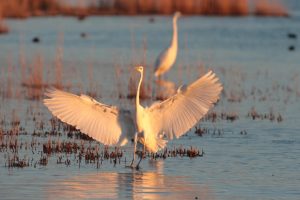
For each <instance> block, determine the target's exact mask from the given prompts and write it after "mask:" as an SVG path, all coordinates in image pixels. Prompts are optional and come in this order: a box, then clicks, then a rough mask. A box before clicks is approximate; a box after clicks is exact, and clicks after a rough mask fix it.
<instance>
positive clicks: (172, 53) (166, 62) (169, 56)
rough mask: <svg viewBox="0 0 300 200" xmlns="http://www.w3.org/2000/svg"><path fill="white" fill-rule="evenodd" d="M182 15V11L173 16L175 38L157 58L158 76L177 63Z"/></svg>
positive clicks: (155, 73)
mask: <svg viewBox="0 0 300 200" xmlns="http://www.w3.org/2000/svg"><path fill="white" fill-rule="evenodd" d="M180 15H181V14H180V12H176V13H175V14H174V16H173V38H172V41H171V44H170V46H169V47H168V48H166V49H165V50H164V51H163V52H161V53H160V54H159V56H158V58H157V59H156V62H155V66H154V68H155V69H154V70H155V72H154V75H155V76H156V77H158V76H160V75H162V74H164V73H165V72H167V71H168V70H169V69H170V68H171V67H172V65H173V64H174V63H175V60H176V56H177V49H178V36H177V19H178V18H179V17H180Z"/></svg>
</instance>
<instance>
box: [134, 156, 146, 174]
mask: <svg viewBox="0 0 300 200" xmlns="http://www.w3.org/2000/svg"><path fill="white" fill-rule="evenodd" d="M143 156H144V155H143V154H142V155H141V156H140V160H139V162H138V164H137V165H136V167H135V168H136V169H137V170H139V169H140V163H141V161H142V160H143Z"/></svg>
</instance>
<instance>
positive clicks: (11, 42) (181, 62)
mask: <svg viewBox="0 0 300 200" xmlns="http://www.w3.org/2000/svg"><path fill="white" fill-rule="evenodd" d="M8 23H9V25H10V27H11V33H10V34H9V35H6V36H1V37H0V45H1V50H0V64H1V67H0V69H1V83H2V84H4V85H5V87H6V86H7V80H9V79H7V73H6V69H7V67H8V66H9V65H11V66H12V70H13V73H12V79H11V80H12V85H13V88H14V89H13V94H14V95H13V96H14V97H12V98H3V97H2V98H1V101H0V110H1V115H0V116H1V118H2V119H4V120H6V121H9V120H10V119H11V118H12V110H14V109H15V110H16V111H17V112H16V113H15V115H17V116H18V118H19V119H20V122H21V125H22V126H23V127H25V130H26V131H27V132H28V135H20V136H18V137H19V141H23V142H26V141H27V142H29V143H30V142H31V141H32V138H34V137H32V136H31V133H32V132H33V130H35V129H36V127H35V123H34V122H33V120H32V119H31V117H32V116H30V117H27V116H28V115H29V114H28V107H30V108H32V110H33V112H34V113H38V112H40V113H42V114H41V115H40V116H39V117H38V118H39V120H42V121H45V122H46V124H45V127H46V128H45V130H49V127H50V125H49V119H50V117H51V115H50V113H49V112H48V111H46V109H45V108H44V107H43V106H42V104H41V101H30V100H27V99H24V95H25V96H26V93H25V92H24V90H25V89H18V88H19V87H21V86H20V77H21V75H22V74H21V72H20V61H19V53H20V52H22V53H24V54H25V58H26V60H27V62H28V63H31V64H32V62H33V61H32V60H34V57H35V56H36V55H37V54H40V55H42V57H43V62H44V63H45V66H44V73H45V77H46V78H45V81H49V80H51V79H53V77H54V75H53V70H54V67H53V66H54V59H55V56H56V53H57V48H58V47H63V83H64V84H69V83H71V86H72V87H71V89H70V90H71V91H72V92H79V91H82V92H86V91H89V90H90V89H91V88H93V89H95V88H96V89H97V90H98V97H97V99H101V101H103V102H105V103H109V104H117V105H121V106H125V107H130V105H131V103H130V101H128V100H126V99H121V100H120V99H118V98H117V95H116V91H117V90H118V86H117V84H118V83H119V84H120V85H121V86H120V87H121V89H120V90H121V91H127V84H128V80H127V78H128V77H129V75H130V73H131V69H130V68H131V66H133V65H136V64H138V63H147V66H146V73H148V74H149V73H150V72H151V71H152V68H151V66H152V63H153V62H154V60H155V57H156V56H157V55H158V53H159V52H160V51H161V49H163V48H164V47H165V46H166V45H167V44H168V41H169V39H170V35H171V32H172V29H171V26H170V18H169V17H155V23H153V24H152V23H149V22H148V17H147V16H144V17H134V18H133V17H90V18H87V20H85V21H83V22H79V21H77V20H75V19H73V18H62V17H56V18H33V19H28V20H24V21H23V20H8ZM81 32H86V33H87V37H86V38H81V37H80V33H81ZM288 32H294V33H297V34H298V36H299V35H300V22H299V20H296V19H294V18H293V17H292V18H255V17H245V18H218V17H183V18H182V19H180V21H179V47H180V51H179V57H178V60H177V63H176V65H175V67H174V68H173V69H172V70H171V71H170V72H169V73H168V74H167V75H166V78H167V79H168V80H169V81H173V82H174V83H175V84H176V85H179V84H181V83H183V82H190V81H192V80H194V79H195V78H196V77H198V76H199V74H203V72H202V71H201V70H203V69H204V68H205V69H207V68H210V69H213V70H214V71H216V73H217V74H218V76H220V79H221V82H222V83H223V84H224V88H225V91H226V93H227V94H223V96H222V98H221V101H220V102H219V103H218V105H217V106H216V108H215V109H214V110H215V111H216V112H223V111H224V112H234V113H237V114H238V115H239V119H238V120H235V121H233V122H230V121H227V120H222V119H218V120H217V121H216V122H211V121H204V122H202V123H201V124H202V127H208V128H211V130H214V129H216V130H221V132H220V134H219V133H218V131H216V132H215V133H213V132H210V134H205V135H204V136H202V137H200V136H198V135H196V134H194V131H193V130H194V129H193V130H192V131H190V132H189V133H188V134H187V136H184V137H181V138H180V139H178V140H174V141H172V142H170V143H169V147H170V148H173V147H174V146H177V147H178V146H180V145H183V146H184V147H187V148H189V146H194V147H198V148H200V149H203V151H204V152H205V154H204V156H203V157H197V158H192V159H191V158H187V157H175V158H167V159H165V160H163V159H158V160H156V161H153V160H151V159H148V158H147V159H145V160H144V161H143V162H142V164H141V165H142V169H141V170H140V171H135V170H131V169H129V168H125V163H124V158H122V159H121V162H120V164H118V165H116V166H115V167H114V166H113V164H111V163H110V162H109V161H105V162H103V164H102V165H101V166H100V167H99V168H97V167H96V165H95V164H82V165H81V167H80V168H79V167H78V163H77V162H76V159H75V158H73V157H74V156H73V155H71V154H70V155H69V154H64V153H62V154H60V155H62V156H63V159H66V158H69V159H70V160H71V164H70V165H69V166H66V165H64V164H57V156H59V155H57V154H53V155H51V156H49V161H48V164H47V165H46V166H43V165H39V164H37V165H36V166H35V165H34V163H35V162H36V161H37V160H38V159H39V155H40V153H41V151H42V149H41V146H38V147H37V148H38V149H37V152H39V153H38V154H37V155H36V154H35V155H32V153H31V150H29V149H28V150H22V151H20V152H19V153H20V155H22V156H21V157H22V158H23V156H26V157H27V158H29V159H33V161H32V162H31V163H33V164H31V165H30V166H29V167H25V168H7V167H6V165H7V163H6V162H7V156H8V155H12V153H11V152H0V176H1V178H0V194H1V198H3V199H20V198H23V199H41V198H47V199H57V198H59V199H78V198H88V199H99V198H103V199H142V198H143V199H176V198H181V199H195V197H198V198H199V199H299V198H300V192H299V191H300V188H299V185H300V175H299V168H300V162H299V160H300V157H299V155H300V135H299V131H300V128H299V122H300V116H299V113H298V110H299V109H300V104H299V100H300V99H299V94H300V93H298V92H300V91H299V89H300V77H299V75H300V74H299V64H300V56H299V48H300V46H299V39H298V40H292V39H289V38H287V33H288ZM61 33H63V34H61ZM59 35H61V36H59ZM62 35H63V36H62ZM35 36H38V37H40V38H41V42H40V43H39V44H34V43H32V42H31V39H32V38H33V37H35ZM59 37H63V40H62V41H63V44H61V43H60V44H57V43H59V42H57V40H60V39H58V38H59ZM143 43H144V45H146V47H143ZM290 45H295V47H296V50H295V51H294V52H290V51H288V47H289V46H290ZM20 49H21V50H20ZM144 49H146V51H144ZM145 52H146V56H145V58H144V57H143V55H144V53H145ZM89 66H92V67H90V68H89ZM199 66H204V68H203V67H199ZM90 70H92V75H89V73H91V72H90ZM118 70H119V71H120V73H121V75H120V76H118V75H116V74H117V71H118ZM71 73H72V75H70V74H71ZM91 77H92V78H93V80H91ZM116 77H119V80H118V79H116ZM49 82H51V81H49ZM90 83H93V84H94V85H93V86H90ZM125 83H126V84H125ZM287 87H289V88H290V89H287ZM78 88H79V89H78ZM253 88H255V94H254V95H251V90H253ZM258 89H260V90H261V91H260V92H259V91H258ZM18 90H20V91H19V92H17V91H18ZM1 91H4V89H3V88H2V89H1ZM243 91H244V92H245V93H246V95H244V96H243V95H241V93H242V92H243ZM230 92H233V93H234V94H237V96H242V100H241V102H230V101H228V93H230ZM17 94H19V95H17ZM100 97H101V98H100ZM261 97H265V98H266V99H265V100H261V99H260V98H261ZM147 103H148V102H145V104H147ZM251 107H255V108H256V110H257V112H259V113H262V114H265V113H269V112H270V110H272V112H274V113H275V115H276V117H277V115H278V113H280V114H281V115H282V117H283V121H282V122H277V121H276V120H274V121H270V120H268V119H264V120H259V119H258V120H252V119H251V118H249V117H247V113H248V112H249V111H250V110H251ZM1 127H2V129H9V127H10V126H9V125H7V124H6V125H5V124H4V125H3V124H2V125H1ZM243 130H245V131H246V132H247V134H241V131H243ZM49 137H50V138H51V136H46V137H41V138H39V137H36V139H37V140H39V141H41V142H42V141H47V140H48V139H49ZM58 138H60V139H61V140H64V139H66V135H65V134H63V135H62V136H60V137H58ZM52 139H54V140H57V137H56V136H52ZM69 140H70V139H69ZM74 140H75V139H74ZM85 144H86V145H89V142H85ZM92 144H93V145H96V143H95V142H92ZM100 148H102V146H100ZM124 150H125V151H126V152H125V157H126V159H127V164H128V160H130V159H131V151H132V146H130V145H128V146H126V147H124Z"/></svg>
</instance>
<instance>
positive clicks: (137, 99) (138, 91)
mask: <svg viewBox="0 0 300 200" xmlns="http://www.w3.org/2000/svg"><path fill="white" fill-rule="evenodd" d="M142 81H143V72H141V78H140V81H139V85H138V88H137V92H136V107H137V108H138V107H139V106H140V90H141V85H142Z"/></svg>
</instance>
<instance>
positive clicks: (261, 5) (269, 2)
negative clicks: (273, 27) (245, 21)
mask: <svg viewBox="0 0 300 200" xmlns="http://www.w3.org/2000/svg"><path fill="white" fill-rule="evenodd" d="M254 10H255V11H254V14H255V15H260V16H288V10H287V8H286V7H284V6H282V4H281V3H280V2H279V1H276V0H259V1H258V0H256V3H255V9H254Z"/></svg>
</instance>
